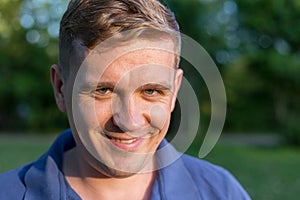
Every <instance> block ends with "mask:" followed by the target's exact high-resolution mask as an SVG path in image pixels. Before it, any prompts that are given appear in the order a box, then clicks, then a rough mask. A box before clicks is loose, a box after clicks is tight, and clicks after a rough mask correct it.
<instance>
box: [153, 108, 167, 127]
mask: <svg viewBox="0 0 300 200" xmlns="http://www.w3.org/2000/svg"><path fill="white" fill-rule="evenodd" d="M149 114H150V123H151V125H152V126H153V127H155V128H158V129H159V130H162V129H163V128H164V127H165V126H166V125H168V124H169V118H170V111H169V110H168V109H167V108H166V107H165V106H162V105H154V106H152V107H151V109H150V113H149Z"/></svg>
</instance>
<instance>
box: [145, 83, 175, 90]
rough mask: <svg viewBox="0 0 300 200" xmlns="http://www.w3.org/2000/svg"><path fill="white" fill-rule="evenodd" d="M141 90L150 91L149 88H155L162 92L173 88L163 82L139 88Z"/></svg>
mask: <svg viewBox="0 0 300 200" xmlns="http://www.w3.org/2000/svg"><path fill="white" fill-rule="evenodd" d="M139 88H140V89H148V88H155V89H160V90H171V89H172V86H171V85H170V84H168V83H165V82H161V83H147V84H145V85H142V86H141V87H139Z"/></svg>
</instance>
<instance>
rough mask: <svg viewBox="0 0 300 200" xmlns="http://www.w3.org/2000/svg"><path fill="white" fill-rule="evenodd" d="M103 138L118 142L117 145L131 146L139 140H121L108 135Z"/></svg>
mask: <svg viewBox="0 0 300 200" xmlns="http://www.w3.org/2000/svg"><path fill="white" fill-rule="evenodd" d="M105 136H106V137H107V138H108V139H109V140H112V141H114V142H118V143H121V144H132V143H134V142H136V141H137V140H138V139H139V138H131V139H121V138H115V137H112V136H109V135H106V134H105Z"/></svg>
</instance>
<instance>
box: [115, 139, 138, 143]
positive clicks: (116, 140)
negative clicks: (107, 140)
mask: <svg viewBox="0 0 300 200" xmlns="http://www.w3.org/2000/svg"><path fill="white" fill-rule="evenodd" d="M111 139H112V140H113V141H115V142H119V143H122V144H131V143H133V142H135V141H136V140H137V138H133V139H130V140H121V139H117V138H111Z"/></svg>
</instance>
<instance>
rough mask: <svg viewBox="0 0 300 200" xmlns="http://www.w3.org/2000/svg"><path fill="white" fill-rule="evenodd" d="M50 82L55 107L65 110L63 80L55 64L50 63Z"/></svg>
mask: <svg viewBox="0 0 300 200" xmlns="http://www.w3.org/2000/svg"><path fill="white" fill-rule="evenodd" d="M50 78H51V84H52V88H53V92H54V97H55V100H56V104H57V107H58V108H59V110H60V111H61V112H66V106H65V96H64V91H63V88H64V80H63V77H62V74H61V71H60V68H59V67H58V66H57V65H52V66H51V68H50Z"/></svg>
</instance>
